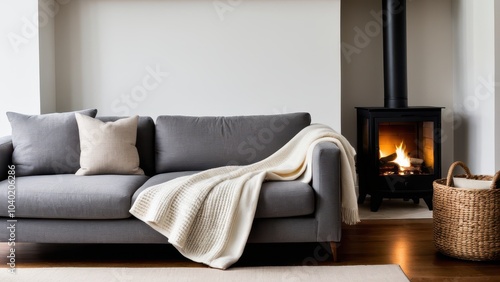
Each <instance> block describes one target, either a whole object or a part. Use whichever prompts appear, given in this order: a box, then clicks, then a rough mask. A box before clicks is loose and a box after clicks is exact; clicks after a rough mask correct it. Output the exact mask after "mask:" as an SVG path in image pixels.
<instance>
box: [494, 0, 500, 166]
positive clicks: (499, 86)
mask: <svg viewBox="0 0 500 282" xmlns="http://www.w3.org/2000/svg"><path fill="white" fill-rule="evenodd" d="M494 5H495V93H497V94H498V93H500V3H499V2H498V1H497V2H495V4H494ZM495 140H500V99H498V98H495ZM498 170H500V144H498V142H495V171H498Z"/></svg>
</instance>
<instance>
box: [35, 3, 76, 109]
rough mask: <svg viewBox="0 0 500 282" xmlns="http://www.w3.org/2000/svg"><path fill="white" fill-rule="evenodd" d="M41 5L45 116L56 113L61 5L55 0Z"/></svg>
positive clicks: (40, 31)
mask: <svg viewBox="0 0 500 282" xmlns="http://www.w3.org/2000/svg"><path fill="white" fill-rule="evenodd" d="M60 1H61V0H60ZM65 1H69V0H65ZM39 3H40V5H39V6H38V7H39V10H38V13H39V15H40V23H39V34H40V48H39V51H40V110H41V113H42V114H44V113H52V112H55V111H56V77H55V75H56V69H55V62H56V61H55V40H54V39H55V34H54V18H55V17H56V16H57V14H58V13H59V10H60V4H58V3H57V2H55V1H54V0H39ZM62 3H64V2H62Z"/></svg>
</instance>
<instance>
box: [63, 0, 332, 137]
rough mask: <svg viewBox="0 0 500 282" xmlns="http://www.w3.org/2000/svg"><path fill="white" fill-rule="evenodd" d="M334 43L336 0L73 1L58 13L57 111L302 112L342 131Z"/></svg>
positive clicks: (122, 113)
mask: <svg viewBox="0 0 500 282" xmlns="http://www.w3.org/2000/svg"><path fill="white" fill-rule="evenodd" d="M214 3H226V4H225V5H226V6H221V7H219V8H221V9H222V8H224V7H225V8H226V9H227V10H225V13H221V12H220V13H218V12H217V9H216V8H215V6H214ZM231 3H232V4H231ZM227 5H233V6H227ZM339 43H340V0H314V1H307V0H294V1H282V0H253V1H209V0H202V1H200V0H197V1H195V0H193V1H182V0H164V1H156V0H148V1H139V0H131V1H114V0H84V1H82V0H75V1H73V2H71V3H69V4H67V5H65V6H64V7H61V11H60V12H59V14H58V16H57V17H56V19H55V50H56V89H57V110H58V111H69V110H74V109H80V108H91V107H96V108H98V109H99V114H100V115H129V114H140V115H150V116H153V117H155V116H157V115H161V114H183V115H243V114H273V113H278V112H292V111H308V112H310V113H311V114H312V117H313V122H321V123H326V124H328V125H331V126H332V127H334V128H336V129H337V130H340V113H341V107H340V106H341V104H340V50H339V45H340V44H339ZM148 68H149V70H148ZM157 68H158V69H159V71H160V72H163V73H168V74H169V76H168V77H167V75H166V74H164V76H160V77H158V80H156V79H154V78H151V77H152V76H151V74H150V73H151V72H152V70H151V69H153V70H155V69H157Z"/></svg>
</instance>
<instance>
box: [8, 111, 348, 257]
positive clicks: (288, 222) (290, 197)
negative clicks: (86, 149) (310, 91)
mask: <svg viewBox="0 0 500 282" xmlns="http://www.w3.org/2000/svg"><path fill="white" fill-rule="evenodd" d="M98 119H100V120H102V121H115V120H117V119H119V117H98ZM310 122H311V117H310V115H309V114H308V113H293V114H281V115H265V116H238V117H187V116H159V117H158V118H157V120H156V123H155V122H153V120H152V118H150V117H140V118H139V124H138V129H137V143H136V147H137V150H138V153H139V157H140V166H141V168H142V169H143V170H144V172H145V174H146V175H93V176H77V175H74V174H52V175H27V176H16V182H15V186H16V187H15V189H16V202H15V215H16V217H15V218H14V219H15V220H17V222H16V224H15V226H16V230H15V241H16V242H31V243H131V244H137V243H139V244H140V243H146V244H155V243H158V244H163V243H168V239H167V238H166V237H164V236H163V235H161V234H160V233H158V232H156V231H155V230H153V229H152V228H151V227H149V226H148V225H147V224H145V223H143V222H142V221H140V220H138V219H136V218H134V217H133V216H132V215H131V214H130V213H129V212H128V211H129V209H130V207H131V205H132V204H133V202H134V201H135V200H136V198H137V196H138V195H139V193H140V192H142V191H143V190H145V189H146V188H148V187H151V186H153V185H156V184H159V183H162V182H165V181H168V180H171V179H174V178H176V177H179V176H184V175H190V174H193V173H195V172H197V171H202V170H206V169H210V168H214V167H219V166H224V165H245V164H250V163H254V162H257V161H259V160H262V159H264V158H266V157H268V156H270V155H271V154H272V153H274V152H275V151H277V150H278V149H279V148H281V147H282V146H283V145H285V144H286V143H287V142H288V141H289V140H290V139H291V138H292V137H293V136H295V134H297V133H298V132H299V131H300V130H302V129H303V128H305V127H306V126H308V125H309V124H310ZM13 150H14V147H13V144H12V139H11V137H9V136H7V137H3V138H0V167H1V168H2V171H1V174H0V180H1V181H0V190H1V191H2V193H0V219H1V223H0V242H8V240H9V236H11V233H10V231H9V229H7V227H8V226H9V222H8V220H11V218H9V217H8V215H9V213H8V209H7V206H8V204H7V203H8V195H7V186H8V181H7V170H8V165H9V164H11V163H12V154H13ZM312 169H313V174H312V181H311V183H309V184H306V183H302V182H299V181H269V182H264V183H263V186H262V189H261V193H260V196H259V201H258V204H257V210H256V215H255V219H254V223H253V225H252V230H251V232H250V236H249V239H248V242H249V243H293V242H319V243H329V244H330V246H331V249H330V250H329V251H331V253H332V255H333V259H334V260H336V253H337V252H336V248H337V246H338V245H339V243H340V240H341V211H340V210H341V195H340V150H339V148H338V147H337V146H336V145H335V144H333V143H331V142H322V143H319V144H318V145H317V146H316V147H315V148H314V151H313V163H312Z"/></svg>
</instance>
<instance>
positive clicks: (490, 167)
mask: <svg viewBox="0 0 500 282" xmlns="http://www.w3.org/2000/svg"><path fill="white" fill-rule="evenodd" d="M453 13H454V20H455V27H456V29H455V31H454V37H455V38H454V40H455V44H454V45H455V46H456V48H455V66H454V69H455V79H454V81H455V91H454V92H455V120H456V126H455V128H456V131H455V132H456V139H455V140H456V146H455V159H457V160H463V161H465V162H466V163H467V164H468V165H469V167H470V168H471V170H472V172H473V173H477V174H492V173H493V172H494V171H495V167H496V168H497V169H498V165H495V156H496V155H497V152H496V151H498V150H499V149H498V148H496V144H495V121H496V120H495V116H496V114H495V97H494V96H495V87H494V86H495V84H494V81H495V60H494V58H495V29H494V27H495V21H494V14H495V9H494V0H475V1H467V0H456V1H453ZM497 126H498V125H497Z"/></svg>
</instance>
